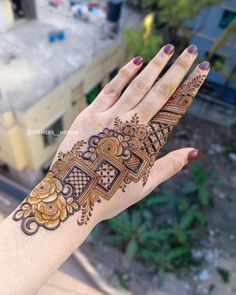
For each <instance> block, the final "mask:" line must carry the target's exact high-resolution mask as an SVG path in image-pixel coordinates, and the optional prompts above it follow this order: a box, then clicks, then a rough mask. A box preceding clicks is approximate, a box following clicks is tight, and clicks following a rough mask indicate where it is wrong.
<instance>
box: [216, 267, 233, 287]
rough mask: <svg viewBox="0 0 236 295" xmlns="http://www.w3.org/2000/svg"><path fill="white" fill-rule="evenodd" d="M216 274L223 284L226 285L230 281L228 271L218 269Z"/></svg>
mask: <svg viewBox="0 0 236 295" xmlns="http://www.w3.org/2000/svg"><path fill="white" fill-rule="evenodd" d="M217 272H218V274H219V275H220V277H221V279H222V281H223V282H224V283H228V282H229V281H230V273H229V271H228V270H226V269H224V268H222V267H218V268H217Z"/></svg>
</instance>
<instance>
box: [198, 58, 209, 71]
mask: <svg viewBox="0 0 236 295" xmlns="http://www.w3.org/2000/svg"><path fill="white" fill-rule="evenodd" d="M209 68H210V63H209V62H208V61H206V60H205V61H203V62H202V63H200V65H199V69H201V70H203V71H206V70H208V69H209Z"/></svg>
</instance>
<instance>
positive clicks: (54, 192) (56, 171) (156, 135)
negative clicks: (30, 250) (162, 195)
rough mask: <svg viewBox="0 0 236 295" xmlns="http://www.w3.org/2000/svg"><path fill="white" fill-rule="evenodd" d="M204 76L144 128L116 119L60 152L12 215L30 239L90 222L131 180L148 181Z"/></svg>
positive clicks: (135, 120)
mask: <svg viewBox="0 0 236 295" xmlns="http://www.w3.org/2000/svg"><path fill="white" fill-rule="evenodd" d="M203 80H204V76H198V77H196V78H194V79H193V80H191V81H190V82H188V83H186V84H184V85H183V86H180V87H179V89H178V90H177V91H176V92H175V94H174V95H173V96H172V97H171V98H170V100H169V101H168V102H167V104H166V105H165V106H164V107H163V108H162V110H161V111H160V112H159V113H158V114H157V115H156V116H155V117H154V118H153V119H152V120H151V121H150V123H149V124H148V125H147V126H146V125H142V124H140V123H139V118H138V115H137V114H136V115H134V116H133V118H132V119H131V120H130V121H126V122H123V121H122V120H121V119H119V118H116V119H115V122H114V128H113V129H109V128H105V129H104V130H103V131H102V132H100V133H98V134H97V135H93V136H91V137H90V138H89V140H88V145H87V148H86V149H85V151H82V150H81V148H82V147H83V146H84V145H85V144H86V142H85V141H83V140H82V141H79V142H78V143H76V144H75V145H74V146H73V148H72V150H71V151H70V152H67V153H62V152H60V153H59V156H58V160H57V161H56V162H55V163H54V164H53V165H52V167H51V169H50V171H49V172H48V173H47V175H46V177H45V178H44V179H43V180H42V181H41V182H40V183H39V184H38V185H37V186H36V188H35V189H34V190H33V191H32V192H31V193H30V194H29V195H28V197H27V198H26V201H25V202H23V203H22V204H21V206H20V207H19V209H18V210H17V211H16V212H15V213H14V215H13V219H14V220H16V221H21V228H22V230H23V232H24V233H26V234H27V235H32V234H35V233H36V232H37V231H38V229H39V227H44V228H45V229H47V230H55V229H56V228H58V227H59V226H60V224H61V222H64V221H66V220H67V218H69V216H71V215H73V214H74V213H75V212H78V211H81V216H80V219H78V224H79V225H82V224H87V223H88V221H89V219H90V217H91V216H92V211H93V208H94V205H95V203H96V202H101V200H102V199H105V200H110V199H111V198H112V196H113V195H114V194H115V193H116V191H117V190H118V189H121V190H123V191H125V188H126V186H127V185H128V184H129V183H131V182H138V181H140V180H141V179H142V182H143V185H145V184H146V183H147V181H148V177H149V173H150V170H151V167H152V166H153V164H154V162H155V160H156V158H157V156H158V153H159V150H160V148H161V147H162V146H163V145H164V144H165V143H166V141H167V137H168V135H169V133H170V132H171V130H172V129H173V128H174V127H175V126H176V125H177V123H178V121H179V120H180V118H181V117H182V115H183V114H184V113H185V112H186V110H187V108H188V107H189V105H190V104H191V102H192V99H193V97H194V95H195V92H196V89H198V88H199V87H200V85H201V84H202V82H203Z"/></svg>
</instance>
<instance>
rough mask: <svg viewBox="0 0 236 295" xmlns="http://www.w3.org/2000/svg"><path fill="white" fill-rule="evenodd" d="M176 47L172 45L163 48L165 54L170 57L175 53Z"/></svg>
mask: <svg viewBox="0 0 236 295" xmlns="http://www.w3.org/2000/svg"><path fill="white" fill-rule="evenodd" d="M174 49H175V47H174V45H172V44H166V45H165V46H164V48H163V50H164V52H165V53H166V54H168V55H170V54H171V53H172V52H173V51H174Z"/></svg>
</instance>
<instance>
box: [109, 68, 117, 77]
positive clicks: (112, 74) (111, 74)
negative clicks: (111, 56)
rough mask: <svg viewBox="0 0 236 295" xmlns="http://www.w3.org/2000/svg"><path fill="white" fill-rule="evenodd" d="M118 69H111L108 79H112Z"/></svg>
mask: <svg viewBox="0 0 236 295" xmlns="http://www.w3.org/2000/svg"><path fill="white" fill-rule="evenodd" d="M118 71H119V69H118V68H115V69H114V70H113V71H111V72H110V74H109V80H112V79H113V78H114V77H115V76H116V75H117V73H118Z"/></svg>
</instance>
